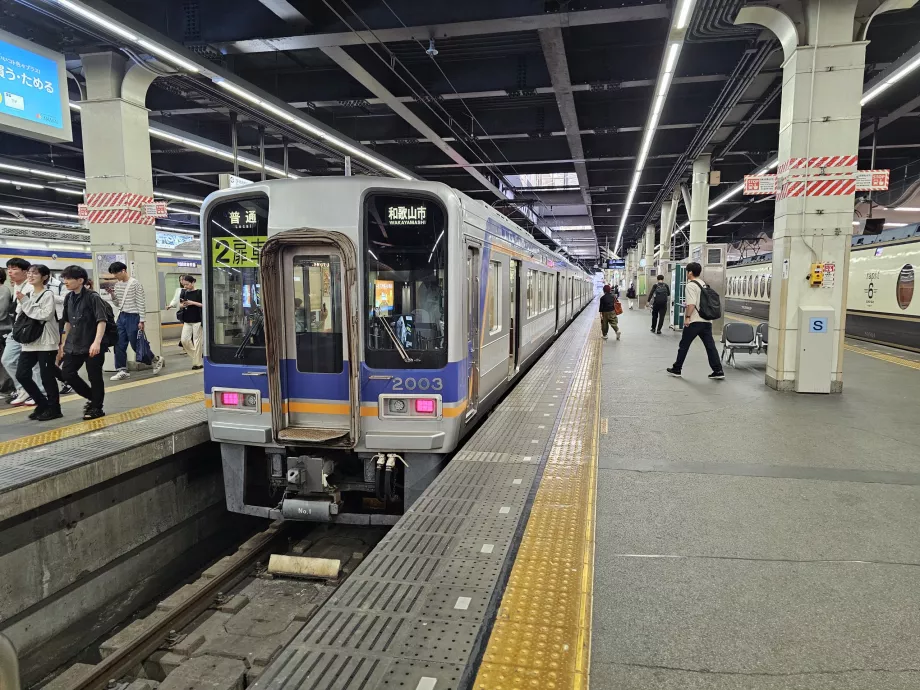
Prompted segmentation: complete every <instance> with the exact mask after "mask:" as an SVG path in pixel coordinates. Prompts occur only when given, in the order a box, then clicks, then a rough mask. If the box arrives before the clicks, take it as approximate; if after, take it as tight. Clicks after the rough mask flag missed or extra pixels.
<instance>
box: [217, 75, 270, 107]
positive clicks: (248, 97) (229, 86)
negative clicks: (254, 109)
mask: <svg viewBox="0 0 920 690" xmlns="http://www.w3.org/2000/svg"><path fill="white" fill-rule="evenodd" d="M214 82H215V83H216V84H217V85H218V86H219V87H220V88H222V89H225V90H227V91H229V92H230V93H232V94H234V95H236V96H239V97H240V98H242V99H243V100H245V101H249V102H250V103H255V104H256V105H260V104H261V103H262V100H261V99H260V98H257V97H256V96H254V95H253V94H251V93H249V92H248V91H246V90H245V89H243V88H241V87H239V86H237V85H236V84H233V83H231V82H229V81H227V80H226V79H220V80H214Z"/></svg>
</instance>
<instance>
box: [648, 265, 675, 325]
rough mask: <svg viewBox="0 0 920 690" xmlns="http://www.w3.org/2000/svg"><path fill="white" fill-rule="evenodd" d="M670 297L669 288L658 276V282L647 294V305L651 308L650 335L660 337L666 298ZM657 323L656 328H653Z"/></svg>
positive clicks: (662, 277) (666, 306)
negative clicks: (655, 334)
mask: <svg viewBox="0 0 920 690" xmlns="http://www.w3.org/2000/svg"><path fill="white" fill-rule="evenodd" d="M670 296H671V288H670V287H668V284H667V283H666V282H664V276H658V282H657V283H655V284H654V285H653V286H652V291H651V292H650V293H648V303H649V305H651V307H652V333H657V334H658V335H661V327H662V326H663V325H664V315H665V314H666V313H667V312H668V298H669V297H670ZM656 323H657V328H656V327H655V325H656Z"/></svg>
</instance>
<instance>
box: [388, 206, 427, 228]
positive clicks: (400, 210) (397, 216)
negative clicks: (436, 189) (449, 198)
mask: <svg viewBox="0 0 920 690" xmlns="http://www.w3.org/2000/svg"><path fill="white" fill-rule="evenodd" d="M387 223H389V224H390V225H425V224H427V223H428V209H427V208H425V207H424V206H389V207H387Z"/></svg>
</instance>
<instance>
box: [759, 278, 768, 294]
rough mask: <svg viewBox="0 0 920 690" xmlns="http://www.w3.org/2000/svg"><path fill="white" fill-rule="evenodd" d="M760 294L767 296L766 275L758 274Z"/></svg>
mask: <svg viewBox="0 0 920 690" xmlns="http://www.w3.org/2000/svg"><path fill="white" fill-rule="evenodd" d="M760 296H761V297H766V296H767V276H760Z"/></svg>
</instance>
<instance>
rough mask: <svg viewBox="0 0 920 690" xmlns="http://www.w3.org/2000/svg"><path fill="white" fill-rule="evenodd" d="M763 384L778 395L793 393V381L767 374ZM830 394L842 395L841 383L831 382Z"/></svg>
mask: <svg viewBox="0 0 920 690" xmlns="http://www.w3.org/2000/svg"><path fill="white" fill-rule="evenodd" d="M764 383H766V384H767V386H768V387H770V388H772V389H773V390H775V391H779V392H780V393H795V379H788V380H787V379H782V380H781V379H777V378H774V377H773V376H770V375H769V374H767V375H766V376H765V377H764ZM831 393H843V381H831Z"/></svg>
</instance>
